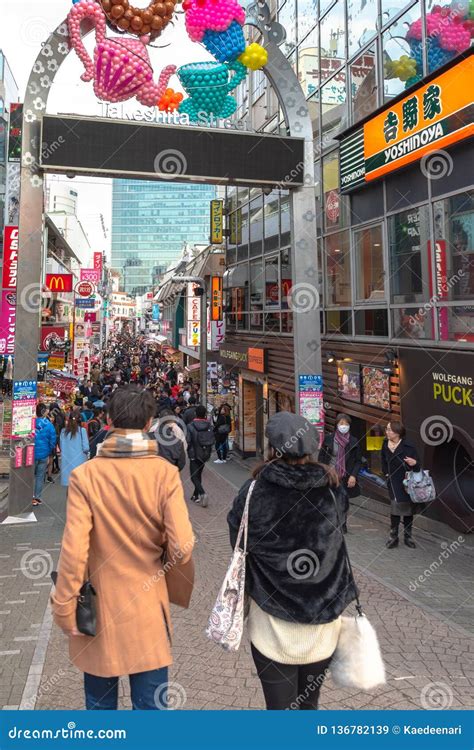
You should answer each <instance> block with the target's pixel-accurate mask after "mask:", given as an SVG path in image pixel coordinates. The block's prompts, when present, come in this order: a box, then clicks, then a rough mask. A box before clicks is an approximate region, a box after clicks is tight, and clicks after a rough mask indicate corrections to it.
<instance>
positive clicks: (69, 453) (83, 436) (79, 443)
mask: <svg viewBox="0 0 474 750" xmlns="http://www.w3.org/2000/svg"><path fill="white" fill-rule="evenodd" d="M81 423H82V415H81V413H80V412H79V411H78V410H74V411H72V412H71V413H70V415H69V419H68V420H67V424H66V427H65V428H64V430H62V431H61V436H60V446H61V484H62V486H63V487H67V486H68V485H69V478H70V475H71V472H72V471H73V470H74V469H75V468H77V467H78V466H80V465H81V464H83V463H84V461H87V459H88V457H89V438H88V437H87V430H86V429H85V427H82V426H81Z"/></svg>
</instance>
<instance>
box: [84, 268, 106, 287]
mask: <svg viewBox="0 0 474 750" xmlns="http://www.w3.org/2000/svg"><path fill="white" fill-rule="evenodd" d="M101 276H102V273H101V271H99V270H98V269H97V268H81V281H90V282H91V284H98V283H99V282H100V279H101Z"/></svg>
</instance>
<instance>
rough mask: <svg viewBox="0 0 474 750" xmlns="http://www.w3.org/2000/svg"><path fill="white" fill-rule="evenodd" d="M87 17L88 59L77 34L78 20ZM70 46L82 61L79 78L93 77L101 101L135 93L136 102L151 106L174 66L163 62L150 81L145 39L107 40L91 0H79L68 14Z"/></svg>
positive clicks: (101, 15) (118, 99)
mask: <svg viewBox="0 0 474 750" xmlns="http://www.w3.org/2000/svg"><path fill="white" fill-rule="evenodd" d="M86 18H88V19H91V20H92V21H93V23H94V25H95V38H96V47H95V50H94V60H93V61H92V60H91V58H90V57H89V54H88V52H87V50H86V48H85V46H84V43H83V41H82V37H81V29H80V26H81V21H83V20H84V19H86ZM68 26H69V36H70V41H71V46H72V47H73V49H74V50H75V51H76V53H77V55H78V57H79V59H80V60H81V61H82V62H83V63H84V67H85V69H86V70H85V73H83V75H82V76H81V79H82V80H83V81H92V80H94V93H95V95H96V96H97V97H98V98H99V99H101V100H102V101H105V102H124V101H126V100H127V99H130V98H131V97H133V96H135V97H136V98H137V99H138V101H139V102H140V104H143V105H144V106H146V107H154V106H155V105H156V104H157V103H158V101H159V100H160V99H161V97H162V96H163V94H164V92H165V90H166V87H167V84H168V81H169V79H170V78H171V76H172V75H173V73H175V71H176V66H175V65H167V66H166V67H165V68H164V69H163V71H162V72H161V75H160V77H159V80H158V83H155V82H154V81H153V68H152V67H151V63H150V58H149V56H148V51H147V48H146V43H147V42H148V41H149V39H147V38H142V39H140V40H139V39H119V40H118V39H108V38H107V37H106V35H105V31H106V22H105V15H104V12H103V10H102V7H101V6H100V4H98V3H96V2H95V1H94V0H80V2H78V3H75V4H74V6H73V8H72V9H71V11H70V12H69V15H68Z"/></svg>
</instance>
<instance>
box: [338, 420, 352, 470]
mask: <svg viewBox="0 0 474 750" xmlns="http://www.w3.org/2000/svg"><path fill="white" fill-rule="evenodd" d="M350 437H351V435H350V432H348V433H347V434H346V435H343V434H342V432H339V430H336V434H335V435H334V442H335V443H336V444H337V446H338V450H337V455H336V471H337V476H338V477H339V479H343V478H344V477H345V476H346V447H347V445H348V444H349V440H350Z"/></svg>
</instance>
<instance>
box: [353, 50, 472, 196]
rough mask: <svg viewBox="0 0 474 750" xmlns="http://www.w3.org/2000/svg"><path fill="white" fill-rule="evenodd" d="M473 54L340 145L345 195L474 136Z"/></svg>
mask: <svg viewBox="0 0 474 750" xmlns="http://www.w3.org/2000/svg"><path fill="white" fill-rule="evenodd" d="M473 51H474V50H473V48H471V51H470V52H469V53H468V54H467V55H466V56H465V57H464V59H462V60H461V61H460V62H458V63H457V64H456V65H452V66H451V67H449V68H448V69H447V70H444V72H441V73H440V74H438V75H436V76H434V77H433V76H432V77H429V78H428V79H427V80H425V81H424V82H423V83H422V84H421V85H420V86H417V87H416V88H413V89H412V90H411V92H410V93H409V94H408V95H407V96H405V97H398V98H397V99H396V100H395V101H394V102H392V103H391V104H390V105H389V106H387V107H384V109H383V110H382V111H380V112H379V113H378V114H377V115H375V117H372V118H370V119H368V120H367V121H366V122H365V123H364V124H363V125H362V126H361V127H359V128H357V129H356V130H354V131H352V132H350V133H349V134H348V135H347V136H346V137H343V138H342V139H341V148H340V167H339V168H340V184H341V192H342V193H347V192H349V191H351V190H354V189H355V188H358V187H361V186H362V185H364V184H366V183H367V182H370V181H372V180H375V179H377V178H379V177H383V176H384V175H386V174H389V173H390V172H393V171H394V170H397V169H400V168H401V167H404V166H406V165H407V164H410V163H412V162H414V161H417V160H418V159H420V158H422V157H423V156H425V155H428V154H430V153H433V152H435V151H436V152H439V151H440V150H441V149H443V148H446V147H447V146H450V145H452V144H453V143H457V142H458V141H461V140H463V139H465V138H468V137H469V136H471V135H473V134H474V123H473V109H474V105H473V86H472V82H473V80H474V57H473V55H472V52H473Z"/></svg>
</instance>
